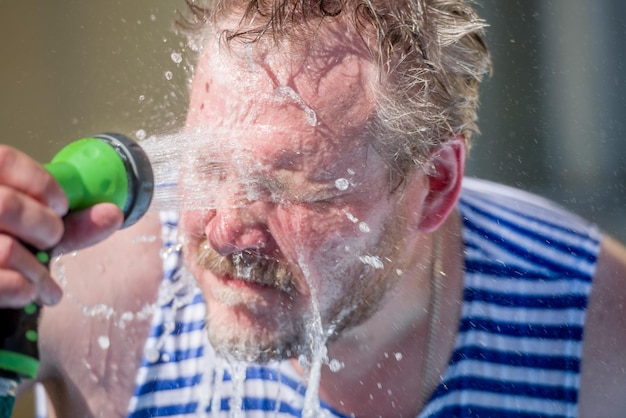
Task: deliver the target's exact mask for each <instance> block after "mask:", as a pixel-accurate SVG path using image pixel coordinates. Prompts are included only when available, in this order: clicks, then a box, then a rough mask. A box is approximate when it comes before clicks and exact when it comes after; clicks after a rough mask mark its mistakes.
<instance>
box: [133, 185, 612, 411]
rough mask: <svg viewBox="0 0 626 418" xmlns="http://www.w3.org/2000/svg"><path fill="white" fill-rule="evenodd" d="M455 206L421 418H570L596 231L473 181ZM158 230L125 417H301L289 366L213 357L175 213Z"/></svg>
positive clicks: (300, 390) (300, 392)
mask: <svg viewBox="0 0 626 418" xmlns="http://www.w3.org/2000/svg"><path fill="white" fill-rule="evenodd" d="M458 210H459V213H460V215H461V217H462V220H463V240H464V245H465V278H464V301H463V308H462V313H461V321H460V327H459V331H458V335H457V339H456V345H455V348H454V351H453V354H452V356H451V358H450V361H449V365H448V368H447V370H446V372H445V373H444V375H443V377H442V381H441V383H440V384H439V386H438V387H437V388H436V390H435V392H434V393H433V395H432V397H431V398H430V400H429V402H428V403H427V405H426V406H425V408H424V410H423V411H422V412H421V413H420V414H419V418H427V417H428V418H434V417H439V418H442V417H446V418H447V417H480V418H491V417H516V418H530V417H550V418H557V417H575V416H576V415H577V399H578V388H579V381H580V368H581V355H582V339H583V326H584V321H585V310H586V305H587V297H588V294H589V291H590V288H591V280H592V277H593V273H594V269H595V264H596V257H597V254H598V250H599V241H600V238H601V235H600V233H599V232H598V231H597V229H596V228H595V227H594V226H593V225H590V224H588V223H587V222H585V221H583V220H581V219H580V218H578V217H576V216H574V215H572V214H569V213H567V212H565V211H563V210H562V209H560V208H558V207H556V206H554V205H553V204H551V203H549V202H547V201H546V200H543V199H541V198H538V197H536V196H533V195H530V194H527V193H524V192H521V191H519V190H516V189H511V188H507V187H504V186H499V185H495V184H492V183H488V182H484V181H479V180H470V179H466V180H465V181H464V186H463V193H462V197H461V199H460V202H459V204H458ZM163 225H164V228H163V234H164V235H163V237H164V242H165V250H164V271H165V277H164V281H163V286H162V289H161V292H160V294H161V302H162V304H161V307H160V309H158V310H157V312H156V313H155V316H154V320H153V326H152V332H151V334H150V337H149V338H148V341H147V342H146V346H145V347H146V348H145V353H144V354H145V355H144V360H143V363H142V365H141V367H140V370H139V372H138V375H137V382H136V383H137V386H136V392H135V394H134V396H133V398H132V400H131V403H130V406H129V415H128V416H129V417H132V418H139V417H162V416H177V417H187V416H189V417H190V416H198V415H200V416H202V415H205V414H206V415H209V414H211V416H227V415H228V414H229V412H228V411H229V410H231V412H232V410H233V409H235V410H237V411H240V412H241V414H242V415H243V414H245V416H248V417H249V416H253V417H256V416H272V417H294V416H295V417H298V416H301V415H302V410H303V407H304V394H305V391H306V386H305V383H304V381H303V379H302V378H301V377H300V376H299V375H298V374H297V373H296V371H295V370H294V369H293V368H292V366H291V365H290V363H289V362H282V363H273V364H268V365H246V366H242V365H228V364H226V362H225V361H224V360H220V359H217V358H216V357H215V354H214V352H213V350H212V349H211V347H210V345H209V344H208V341H207V339H206V333H205V332H204V330H203V327H204V314H205V307H204V302H203V300H202V297H201V294H200V292H199V290H198V289H197V288H196V287H195V286H194V285H193V281H192V280H189V279H186V278H180V277H179V275H177V272H178V271H179V267H180V262H181V257H180V248H179V246H178V245H177V243H176V217H175V216H174V215H172V214H164V215H163ZM172 295H176V296H175V297H172ZM416 396H419V394H416ZM321 408H322V411H324V412H325V413H326V414H327V416H341V414H339V413H337V412H336V411H333V410H332V409H331V408H329V407H328V406H327V405H324V404H323V403H322V404H321ZM209 411H212V412H209ZM218 411H219V412H218Z"/></svg>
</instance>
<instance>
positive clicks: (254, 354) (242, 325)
mask: <svg viewBox="0 0 626 418" xmlns="http://www.w3.org/2000/svg"><path fill="white" fill-rule="evenodd" d="M207 310H208V313H207V333H208V337H209V341H210V342H211V345H212V347H213V348H214V350H215V352H216V353H217V354H218V355H219V356H221V357H224V358H227V359H234V360H237V361H246V362H256V363H268V362H270V361H280V360H286V359H290V358H297V357H298V356H300V355H302V354H307V353H306V352H305V349H306V347H310V344H309V343H308V340H309V334H310V332H308V330H307V327H308V326H307V324H308V323H310V319H309V318H308V316H306V315H304V316H303V315H301V314H296V313H293V312H290V310H282V309H271V308H270V309H269V310H268V311H265V312H259V310H258V307H257V308H255V309H249V308H248V306H246V305H241V304H238V305H224V304H222V303H220V302H217V301H213V302H212V303H210V302H207ZM305 318H306V319H305Z"/></svg>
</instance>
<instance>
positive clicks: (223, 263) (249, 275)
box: [197, 241, 297, 294]
mask: <svg viewBox="0 0 626 418" xmlns="http://www.w3.org/2000/svg"><path fill="white" fill-rule="evenodd" d="M197 263H198V265H199V266H200V267H202V268H203V269H206V270H210V271H211V272H212V273H213V274H215V275H218V276H229V277H232V278H234V279H237V280H241V281H244V282H248V283H254V284H259V285H262V286H268V287H273V288H276V289H279V290H282V291H283V292H286V293H288V294H295V293H296V292H297V288H296V281H295V278H294V275H293V273H292V272H291V270H290V269H289V267H288V266H286V265H285V264H284V263H281V262H280V261H279V260H277V259H275V258H271V257H267V256H264V255H261V254H259V253H256V252H252V251H245V250H244V251H238V252H234V253H231V254H228V255H221V254H219V253H218V252H217V251H215V250H214V249H213V248H212V247H211V246H210V245H209V243H208V242H207V241H204V242H202V243H201V244H200V246H199V248H198V255H197Z"/></svg>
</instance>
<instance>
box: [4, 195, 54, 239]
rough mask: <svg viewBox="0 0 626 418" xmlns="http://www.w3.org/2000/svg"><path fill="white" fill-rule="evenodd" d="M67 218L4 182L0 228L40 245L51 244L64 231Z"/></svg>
mask: <svg viewBox="0 0 626 418" xmlns="http://www.w3.org/2000/svg"><path fill="white" fill-rule="evenodd" d="M63 230H64V225H63V220H62V219H61V218H60V217H59V215H58V214H57V213H55V212H54V211H53V210H52V209H51V208H49V207H47V206H43V205H42V204H41V203H39V202H38V201H36V200H35V199H33V198H32V197H30V196H28V195H25V194H22V193H17V192H16V191H15V190H14V189H11V188H9V187H7V186H4V185H0V232H4V233H7V234H10V235H13V236H15V237H17V238H19V239H20V240H21V241H23V242H26V243H28V244H30V245H32V246H33V247H35V248H38V249H46V248H50V247H52V246H54V245H56V243H57V242H58V241H59V240H60V239H61V236H62V235H63Z"/></svg>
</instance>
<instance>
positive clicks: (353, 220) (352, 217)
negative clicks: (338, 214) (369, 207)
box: [346, 212, 359, 223]
mask: <svg viewBox="0 0 626 418" xmlns="http://www.w3.org/2000/svg"><path fill="white" fill-rule="evenodd" d="M346 217H347V218H348V219H349V220H350V221H351V222H352V223H357V222H359V219H358V218H357V217H356V216H354V215H353V214H351V213H350V212H346Z"/></svg>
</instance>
